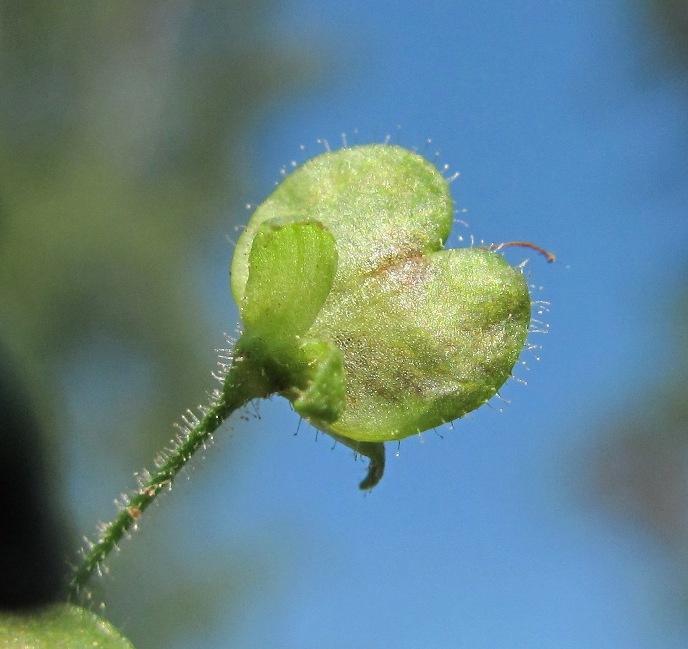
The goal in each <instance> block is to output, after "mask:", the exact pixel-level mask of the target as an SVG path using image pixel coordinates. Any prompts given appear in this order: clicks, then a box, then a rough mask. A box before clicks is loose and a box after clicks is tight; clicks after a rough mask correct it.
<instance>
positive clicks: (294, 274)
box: [237, 219, 337, 342]
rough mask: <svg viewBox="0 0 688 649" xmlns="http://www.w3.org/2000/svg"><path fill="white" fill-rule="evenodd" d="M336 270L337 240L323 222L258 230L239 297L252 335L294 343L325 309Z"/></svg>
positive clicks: (279, 223)
mask: <svg viewBox="0 0 688 649" xmlns="http://www.w3.org/2000/svg"><path fill="white" fill-rule="evenodd" d="M336 269H337V248H336V245H335V241H334V237H333V236H332V234H331V233H330V232H329V231H328V230H327V229H326V228H325V227H324V226H323V224H322V223H320V222H319V221H316V220H313V219H310V220H303V219H272V220H270V221H266V222H264V223H262V224H261V226H260V228H258V230H257V232H256V234H255V237H254V238H253V245H252V246H251V250H250V253H249V255H248V279H247V281H246V285H245V290H244V292H243V294H242V295H241V296H240V297H238V298H237V301H238V304H239V311H240V313H241V319H242V321H243V323H244V327H245V329H246V331H247V333H249V334H253V335H260V336H263V337H267V338H271V339H272V341H273V342H276V341H277V340H278V339H279V340H290V339H292V338H293V337H294V336H298V335H301V334H303V333H304V332H305V331H306V330H307V329H308V328H309V327H310V326H311V325H312V324H313V321H314V320H315V318H316V317H317V315H318V313H319V312H320V310H321V309H322V306H323V303H324V302H325V299H326V298H327V296H328V294H329V292H330V288H331V287H332V280H333V278H334V275H335V271H336Z"/></svg>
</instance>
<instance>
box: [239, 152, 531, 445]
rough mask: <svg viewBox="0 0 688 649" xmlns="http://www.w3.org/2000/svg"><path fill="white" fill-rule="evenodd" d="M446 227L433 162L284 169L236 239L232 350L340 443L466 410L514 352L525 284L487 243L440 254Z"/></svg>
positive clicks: (335, 159) (345, 157)
mask: <svg viewBox="0 0 688 649" xmlns="http://www.w3.org/2000/svg"><path fill="white" fill-rule="evenodd" d="M452 222H453V202H452V199H451V196H450V192H449V184H448V182H447V180H446V179H445V178H444V177H443V176H442V175H441V174H440V173H439V171H438V170H437V169H436V168H435V167H434V165H432V164H431V163H429V162H428V161H427V160H425V159H424V158H422V157H421V156H419V155H417V154H416V153H413V152H411V151H408V150H406V149H403V148H401V147H397V146H387V145H370V146H357V147H352V148H346V149H342V150H339V151H335V152H328V153H324V154H322V155H320V156H317V157H315V158H313V159H311V160H309V161H308V162H306V163H305V164H304V165H303V166H301V167H300V168H298V169H297V170H295V171H294V172H293V173H292V174H291V175H289V176H288V177H287V178H285V179H284V181H283V182H282V183H281V184H280V185H279V186H278V187H277V188H276V189H275V191H274V192H273V193H272V195H271V196H270V197H268V199H267V200H266V201H264V202H263V203H262V204H261V205H260V207H258V209H257V210H256V212H255V213H254V214H253V216H252V217H251V219H250V221H249V223H248V225H247V227H246V229H245V231H244V232H243V233H242V235H241V237H240V238H239V241H238V242H237V247H236V252H235V255H234V259H233V262H232V274H231V285H232V291H233V293H234V296H235V298H236V300H237V303H238V304H239V308H240V313H241V317H242V320H243V323H244V327H245V334H244V336H243V337H242V341H243V343H242V349H244V351H246V350H248V352H249V353H250V355H251V359H252V361H253V362H255V363H258V364H259V365H260V366H261V367H262V368H263V371H264V372H267V373H269V374H270V375H271V376H272V377H273V381H274V386H273V387H274V390H275V391H276V392H279V393H281V394H283V395H284V396H286V397H287V398H289V399H290V400H291V401H292V403H293V404H294V407H295V409H296V410H297V411H298V412H299V413H300V414H302V416H304V417H306V418H307V419H308V420H309V421H310V422H311V423H312V424H313V425H314V426H316V427H318V428H320V429H322V430H324V431H326V432H328V433H330V434H332V435H333V436H335V437H336V438H337V439H343V440H351V441H352V442H353V443H352V444H350V445H351V446H352V447H354V448H357V446H356V443H370V442H372V443H378V442H386V441H392V440H399V439H402V438H404V437H408V436H409V435H414V434H416V433H418V432H420V431H424V430H427V429H429V428H433V427H435V426H438V425H440V424H443V423H445V422H447V421H452V420H454V419H457V418H459V417H462V416H463V415H465V414H466V413H467V412H470V411H471V410H475V409H476V408H478V407H479V406H481V405H482V404H483V403H485V402H486V401H487V400H488V399H490V398H491V397H492V396H494V394H495V393H496V392H497V391H498V390H499V388H500V387H501V386H502V385H503V383H504V382H505V381H506V380H507V378H508V377H509V376H510V375H511V372H512V369H513V367H514V364H515V363H516V361H517V359H518V356H519V354H520V352H521V350H522V348H523V345H524V343H525V339H526V334H527V331H528V326H529V323H530V295H529V292H528V287H527V284H526V281H525V278H524V277H523V274H522V273H521V272H520V270H518V269H515V268H513V267H511V266H510V265H509V264H508V263H507V262H506V261H505V260H504V258H503V257H502V256H501V255H499V254H498V253H496V252H494V251H491V250H488V249H479V248H462V249H453V250H445V249H444V248H443V246H444V243H445V241H446V239H447V237H448V235H449V231H450V229H451V226H452Z"/></svg>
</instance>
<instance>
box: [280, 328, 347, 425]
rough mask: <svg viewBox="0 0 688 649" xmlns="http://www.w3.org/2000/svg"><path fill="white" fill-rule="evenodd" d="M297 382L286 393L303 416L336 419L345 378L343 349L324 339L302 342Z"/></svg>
mask: <svg viewBox="0 0 688 649" xmlns="http://www.w3.org/2000/svg"><path fill="white" fill-rule="evenodd" d="M299 355H300V356H301V359H300V361H301V362H300V363H299V369H298V371H297V372H295V373H294V379H295V385H294V387H292V388H289V389H288V390H286V391H285V392H284V393H283V394H284V396H286V397H287V398H288V399H289V400H290V401H291V403H292V405H293V406H294V410H296V412H298V413H299V414H300V415H301V416H302V417H303V418H304V419H307V420H308V421H318V422H327V423H330V422H334V421H336V420H337V419H338V418H339V417H340V416H341V414H342V411H343V410H344V403H345V397H346V380H345V376H344V362H343V358H342V352H341V351H340V350H339V348H338V347H337V346H336V345H334V344H333V343H326V342H324V341H322V340H315V339H310V340H305V341H302V342H301V344H300V348H299Z"/></svg>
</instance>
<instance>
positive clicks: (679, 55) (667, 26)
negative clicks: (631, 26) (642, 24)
mask: <svg viewBox="0 0 688 649" xmlns="http://www.w3.org/2000/svg"><path fill="white" fill-rule="evenodd" d="M647 6H648V10H649V12H650V17H651V19H652V21H653V22H654V23H655V25H656V26H657V27H658V28H659V30H660V33H661V34H662V36H663V38H662V39H661V42H662V43H663V48H662V55H663V57H664V60H665V62H667V63H671V64H675V65H677V66H679V67H683V68H688V2H686V0H647Z"/></svg>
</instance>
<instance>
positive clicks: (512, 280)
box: [71, 145, 553, 593]
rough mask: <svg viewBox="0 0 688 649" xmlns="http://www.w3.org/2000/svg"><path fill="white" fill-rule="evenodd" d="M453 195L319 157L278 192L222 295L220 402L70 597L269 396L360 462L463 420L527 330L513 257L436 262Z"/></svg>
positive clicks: (408, 162) (191, 423) (420, 180)
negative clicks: (216, 442) (161, 496)
mask: <svg viewBox="0 0 688 649" xmlns="http://www.w3.org/2000/svg"><path fill="white" fill-rule="evenodd" d="M452 224H453V202H452V199H451V196H450V192H449V182H448V181H447V179H445V178H444V177H443V176H442V174H441V173H440V172H439V171H438V170H437V169H436V168H435V166H434V165H432V164H431V163H430V162H428V161H427V160H425V159H424V158H422V157H421V156H419V155H417V154H416V153H413V152H411V151H408V150H406V149H403V148H401V147H398V146H389V145H370V146H356V147H351V148H344V149H342V150H339V151H336V152H327V153H324V154H322V155H320V156H317V157H315V158H313V159H311V160H309V161H308V162H306V163H305V164H304V165H303V166H301V167H300V168H298V169H296V170H295V171H294V172H293V173H292V174H291V175H289V176H288V177H286V178H285V179H284V181H283V182H282V183H281V184H280V185H278V187H277V188H276V189H275V191H274V192H273V193H272V195H271V196H269V197H268V198H267V200H265V201H264V202H263V203H262V204H261V205H260V206H259V207H258V209H257V210H256V211H255V213H254V214H253V216H252V217H251V219H250V220H249V222H248V225H247V226H246V229H245V230H244V232H243V233H242V235H241V236H240V237H239V240H238V242H237V245H236V250H235V253H234V259H233V261H232V267H231V287H232V292H233V294H234V297H235V299H236V301H237V303H238V305H239V310H240V314H241V319H242V322H243V327H244V331H243V334H242V335H241V337H240V339H239V340H238V341H237V342H236V345H235V348H234V349H233V350H229V352H228V354H229V355H228V358H227V360H228V362H227V363H226V364H224V365H223V367H222V369H223V375H224V378H223V387H222V389H221V390H217V391H216V392H215V394H214V398H213V402H212V403H211V404H210V406H209V407H208V408H203V409H201V412H200V416H199V417H196V416H195V415H194V414H193V413H191V412H190V411H188V416H185V417H184V418H183V421H184V424H183V426H182V427H181V428H182V435H181V436H180V437H179V438H178V440H177V442H176V444H175V445H174V446H173V447H172V449H171V450H170V451H169V452H168V453H166V454H164V455H162V456H160V457H159V458H158V460H157V461H156V466H155V470H154V471H152V472H151V473H148V472H143V474H142V475H141V476H139V489H138V490H137V491H136V492H135V493H133V494H132V495H131V496H130V497H128V498H127V499H126V500H125V502H123V503H122V508H121V511H120V512H119V514H118V516H117V517H116V518H115V519H114V520H113V521H112V522H111V523H110V524H108V525H105V526H103V527H102V528H101V529H100V530H99V533H98V538H97V540H96V541H95V542H93V543H92V545H91V547H89V548H88V550H87V552H86V553H85V556H84V560H83V562H82V563H81V565H80V566H79V567H78V568H77V570H76V572H75V574H74V577H73V579H72V582H71V588H72V591H73V592H74V593H76V592H78V591H79V590H80V588H81V586H82V585H83V584H84V583H85V581H86V580H87V579H88V577H89V576H90V574H91V573H92V572H93V571H94V570H99V569H100V567H101V564H102V562H103V560H104V559H105V557H106V556H107V555H108V554H109V552H110V551H111V550H112V549H113V548H114V547H116V545H117V543H118V542H119V540H120V539H121V538H122V536H123V535H124V534H125V532H126V531H127V530H128V529H129V528H130V527H132V526H133V525H135V521H136V520H137V519H138V518H139V517H140V516H141V514H142V513H143V512H144V511H145V509H146V508H147V507H148V506H149V505H150V503H151V502H152V501H153V499H154V498H155V497H156V496H157V494H158V493H159V492H160V491H161V490H163V488H165V487H167V486H169V485H171V484H172V482H173V481H174V479H175V476H176V475H177V474H178V472H179V470H180V469H181V468H182V467H183V466H184V464H185V463H186V462H187V461H188V460H189V458H190V457H191V456H192V455H193V454H194V453H195V451H196V450H197V449H198V448H200V447H201V446H203V445H204V444H205V443H206V441H207V440H208V439H209V438H210V436H211V435H212V434H213V433H214V431H215V430H216V429H217V428H218V427H219V425H220V424H221V423H222V422H223V421H224V420H225V419H227V418H228V417H229V416H230V415H231V414H232V413H233V412H234V411H236V410H237V409H238V408H240V407H241V406H243V405H244V404H246V403H247V402H249V401H251V400H252V399H256V398H263V397H268V396H270V395H273V394H279V395H282V396H284V397H286V398H287V399H289V401H290V402H291V403H292V405H293V407H294V409H295V410H296V412H297V413H299V414H300V415H301V416H302V417H303V418H305V419H306V420H308V421H309V422H310V423H311V424H313V425H314V426H315V427H317V428H318V429H320V430H322V431H324V432H326V433H328V434H329V435H331V436H332V437H333V438H334V439H336V440H338V441H340V442H342V443H343V444H346V445H347V446H349V447H351V448H352V449H354V450H355V451H356V452H357V453H360V454H362V455H365V456H367V457H368V458H370V467H369V469H368V474H367V477H366V478H365V479H364V480H363V482H362V483H361V488H362V489H370V488H372V487H373V486H375V484H377V482H378V481H379V480H380V478H381V477H382V474H383V471H384V462H385V450H384V442H389V441H398V440H401V439H403V438H405V437H408V436H410V435H415V434H417V433H419V432H421V431H424V430H427V429H430V428H433V427H435V426H439V425H441V424H443V423H445V422H449V421H452V420H454V419H457V418H459V417H462V416H463V415H465V414H466V413H468V412H470V411H472V410H475V409H476V408H478V407H480V406H481V405H482V404H484V403H485V402H486V401H488V400H489V399H490V398H492V397H493V396H494V395H495V394H496V393H497V391H498V390H499V388H500V387H501V386H502V385H503V384H504V382H505V381H506V380H507V379H508V378H509V376H510V375H511V372H512V370H513V367H514V364H515V363H516V361H517V359H518V357H519V354H520V353H521V350H522V349H523V346H524V343H525V340H526V335H527V332H528V328H529V325H530V308H531V301H530V295H529V292H528V286H527V283H526V280H525V278H524V276H523V274H522V272H521V271H520V269H518V268H513V267H511V266H510V265H509V264H508V263H507V262H506V261H505V260H504V258H503V257H502V256H501V255H500V254H499V252H498V251H499V250H500V249H501V248H503V247H506V246H510V245H519V246H525V247H529V248H533V249H535V250H537V251H538V252H542V253H544V254H545V255H547V256H548V259H549V260H550V261H551V260H552V259H553V256H552V255H550V254H549V253H547V252H546V251H544V250H542V249H541V248H539V247H537V246H534V245H533V244H530V243H526V242H511V243H506V244H499V245H493V246H489V247H486V248H476V247H472V248H462V249H451V250H446V249H444V244H445V242H446V240H447V237H448V236H449V232H450V230H451V227H452Z"/></svg>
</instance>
